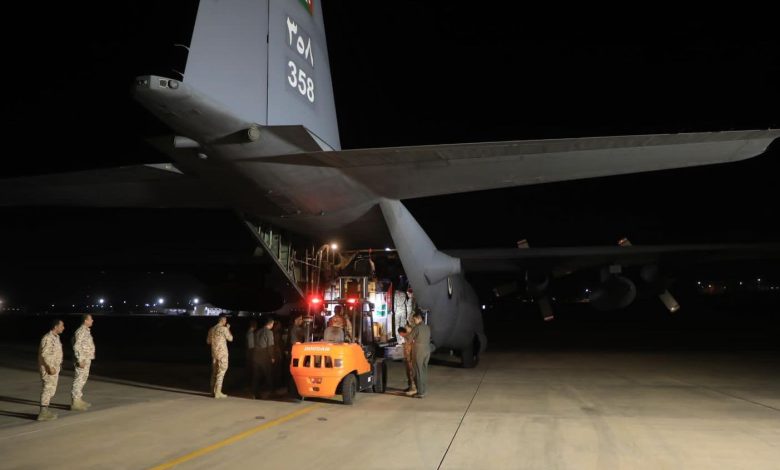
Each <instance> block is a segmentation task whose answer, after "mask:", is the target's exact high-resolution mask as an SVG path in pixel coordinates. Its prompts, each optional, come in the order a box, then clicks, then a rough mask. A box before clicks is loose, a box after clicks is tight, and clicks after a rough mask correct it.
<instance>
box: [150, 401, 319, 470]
mask: <svg viewBox="0 0 780 470" xmlns="http://www.w3.org/2000/svg"><path fill="white" fill-rule="evenodd" d="M321 406H322V404H317V405H312V406H309V407H306V408H303V409H300V410H296V411H293V412H292V413H289V414H286V415H284V416H282V417H280V418H276V419H275V420H273V421H269V422H267V423H263V424H261V425H259V426H255V427H253V428H250V429H247V430H246V431H243V432H240V433H238V434H235V435H233V436H230V437H228V438H226V439H223V440H221V441H219V442H215V443H214V444H211V445H208V446H206V447H202V448H200V449H198V450H195V451H192V452H190V453H189V454H185V455H182V456H181V457H177V458H175V459H173V460H169V461H167V462H164V463H162V464H160V465H156V466H154V467H152V468H151V469H150V470H165V469H168V468H173V467H175V466H176V465H179V464H182V463H184V462H188V461H190V460H193V459H196V458H198V457H202V456H204V455H206V454H210V453H212V452H214V451H216V450H219V449H221V448H223V447H225V446H228V445H230V444H233V443H235V442H238V441H240V440H243V439H246V438H247V437H249V436H251V435H253V434H256V433H258V432H260V431H264V430H266V429H268V428H271V427H273V426H276V425H278V424H282V423H285V422H287V421H290V420H292V419H295V418H297V417H299V416H302V415H304V414H306V413H309V412H311V411H314V410H315V409H317V408H319V407H321Z"/></svg>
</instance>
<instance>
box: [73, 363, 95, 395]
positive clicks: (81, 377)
mask: <svg viewBox="0 0 780 470" xmlns="http://www.w3.org/2000/svg"><path fill="white" fill-rule="evenodd" d="M79 365H82V366H84V367H79ZM91 365H92V361H81V364H76V374H75V375H74V376H73V388H71V391H70V395H71V396H72V397H73V398H81V395H82V393H81V391H82V390H83V389H84V385H86V383H87V379H88V378H89V366H91Z"/></svg>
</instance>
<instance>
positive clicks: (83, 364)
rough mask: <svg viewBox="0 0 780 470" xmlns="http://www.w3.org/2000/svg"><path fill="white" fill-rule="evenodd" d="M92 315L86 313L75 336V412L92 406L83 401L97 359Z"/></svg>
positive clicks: (72, 393)
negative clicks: (85, 386) (83, 391)
mask: <svg viewBox="0 0 780 470" xmlns="http://www.w3.org/2000/svg"><path fill="white" fill-rule="evenodd" d="M93 322H94V320H93V318H92V315H90V314H88V313H86V314H84V315H82V317H81V326H80V327H79V329H78V330H76V333H75V334H74V335H73V359H74V361H75V366H76V374H75V376H74V377H73V387H72V389H71V392H70V395H71V400H72V401H71V405H70V409H71V410H74V411H87V408H89V407H90V406H92V405H91V404H90V403H87V402H86V401H84V400H82V399H81V397H82V395H83V394H82V390H83V389H84V385H86V383H87V379H88V378H89V367H90V365H91V364H92V361H93V360H94V359H95V342H94V341H93V340H92V330H90V328H92V323H93Z"/></svg>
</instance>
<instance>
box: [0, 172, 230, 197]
mask: <svg viewBox="0 0 780 470" xmlns="http://www.w3.org/2000/svg"><path fill="white" fill-rule="evenodd" d="M36 205H64V206H85V207H148V208H158V207H172V208H184V207H191V208H219V207H229V205H228V204H227V203H225V202H224V201H222V200H221V199H220V198H219V197H217V196H215V195H214V192H213V191H212V190H210V189H209V188H208V187H207V186H206V185H205V184H204V183H203V182H202V181H201V180H199V179H198V178H195V177H191V176H187V175H184V174H182V173H181V172H179V171H178V170H177V169H176V168H175V167H174V166H173V165H172V164H169V163H161V164H154V165H134V166H125V167H118V168H106V169H98V170H87V171H76V172H69V173H56V174H47V175H36V176H27V177H20V178H9V179H4V180H0V206H36Z"/></svg>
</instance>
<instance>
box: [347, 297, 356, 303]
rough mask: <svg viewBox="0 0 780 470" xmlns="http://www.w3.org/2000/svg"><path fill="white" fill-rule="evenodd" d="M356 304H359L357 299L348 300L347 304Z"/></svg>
mask: <svg viewBox="0 0 780 470" xmlns="http://www.w3.org/2000/svg"><path fill="white" fill-rule="evenodd" d="M356 302H357V299H354V298H350V299H347V303H348V304H354V303H356Z"/></svg>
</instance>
